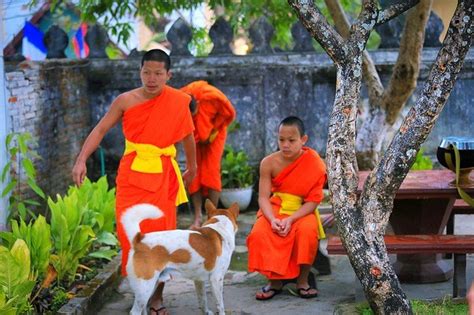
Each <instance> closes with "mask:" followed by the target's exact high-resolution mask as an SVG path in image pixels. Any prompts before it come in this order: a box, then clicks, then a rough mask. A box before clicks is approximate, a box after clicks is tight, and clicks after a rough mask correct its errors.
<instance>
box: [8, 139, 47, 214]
mask: <svg viewBox="0 0 474 315" xmlns="http://www.w3.org/2000/svg"><path fill="white" fill-rule="evenodd" d="M5 145H6V148H7V152H8V153H9V155H10V160H9V161H8V162H7V163H6V164H5V166H4V167H3V170H2V174H1V181H2V183H5V184H6V185H5V188H4V189H3V191H2V198H3V197H5V196H7V195H8V194H10V199H9V215H8V217H9V218H16V217H20V218H22V219H23V220H26V218H27V214H29V215H30V216H32V217H36V215H35V213H34V211H33V210H34V209H37V208H39V206H41V204H40V203H39V202H37V201H36V200H34V199H32V198H25V196H23V195H22V191H21V189H20V186H21V184H22V182H21V181H20V179H21V178H22V177H21V175H22V171H24V173H25V175H26V184H27V185H28V187H29V188H31V190H32V191H33V192H34V193H35V194H36V195H37V196H38V197H40V198H41V199H45V197H46V196H45V194H44V192H43V190H42V189H41V188H40V187H39V186H38V184H37V183H36V169H35V167H34V165H33V159H38V158H39V156H38V154H37V153H36V151H35V150H34V149H32V147H33V146H34V145H35V141H34V140H33V138H32V136H31V134H29V133H16V132H15V133H10V134H8V135H7V137H6V141H5ZM16 163H18V165H16ZM13 169H16V172H12V170H13ZM8 175H11V177H10V178H9V177H8ZM7 179H9V181H8V182H7Z"/></svg>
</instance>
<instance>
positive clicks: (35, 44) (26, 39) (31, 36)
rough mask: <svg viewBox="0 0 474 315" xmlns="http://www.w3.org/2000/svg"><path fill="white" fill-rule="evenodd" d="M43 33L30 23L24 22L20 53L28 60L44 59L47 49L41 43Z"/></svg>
mask: <svg viewBox="0 0 474 315" xmlns="http://www.w3.org/2000/svg"><path fill="white" fill-rule="evenodd" d="M43 37H44V34H43V32H42V31H41V30H40V29H39V28H37V27H36V26H35V25H33V24H32V23H30V22H28V21H26V22H25V27H24V28H23V42H22V53H23V56H24V57H25V58H26V59H28V60H44V59H46V53H47V49H46V46H45V45H44V43H43Z"/></svg>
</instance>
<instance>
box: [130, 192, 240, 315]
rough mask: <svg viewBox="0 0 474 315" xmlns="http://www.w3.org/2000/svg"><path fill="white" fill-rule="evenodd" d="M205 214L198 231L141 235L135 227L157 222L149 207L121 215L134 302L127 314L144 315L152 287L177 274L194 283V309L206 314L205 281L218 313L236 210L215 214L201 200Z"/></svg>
mask: <svg viewBox="0 0 474 315" xmlns="http://www.w3.org/2000/svg"><path fill="white" fill-rule="evenodd" d="M205 208H206V210H207V214H208V218H209V219H208V221H206V222H205V223H204V224H203V226H202V227H201V228H197V229H195V230H171V231H160V232H152V233H146V234H141V233H140V226H139V225H140V222H141V221H142V220H145V219H154V218H160V217H162V216H163V212H162V211H161V210H160V209H158V208H157V207H156V206H153V205H151V204H138V205H135V206H133V207H130V208H128V209H127V210H126V211H125V213H124V214H123V215H122V219H121V220H122V224H123V225H124V228H125V232H126V234H127V237H128V239H129V240H130V243H131V249H130V252H129V256H128V262H127V273H128V279H129V283H130V287H131V288H132V290H133V291H134V293H135V301H134V303H133V307H132V309H131V310H130V314H134V315H138V314H147V304H148V300H149V299H150V297H151V295H152V294H153V292H154V291H155V288H156V286H157V285H158V282H165V281H168V280H170V279H171V277H172V276H173V274H175V273H178V274H180V275H182V276H184V277H185V278H188V279H191V280H194V285H195V288H196V293H197V296H198V301H199V307H200V308H201V310H202V312H203V313H204V314H212V312H211V311H210V310H209V308H208V306H207V297H206V290H205V281H209V282H210V283H211V288H212V292H213V294H214V297H215V299H216V303H217V309H218V312H219V314H225V312H224V298H223V289H224V275H225V273H226V272H227V269H228V268H229V264H230V259H231V256H232V252H233V251H234V248H235V233H236V232H237V216H238V215H239V206H238V205H237V203H234V204H233V205H232V206H231V207H230V208H229V209H216V207H215V206H214V205H213V204H212V202H211V201H209V200H206V203H205Z"/></svg>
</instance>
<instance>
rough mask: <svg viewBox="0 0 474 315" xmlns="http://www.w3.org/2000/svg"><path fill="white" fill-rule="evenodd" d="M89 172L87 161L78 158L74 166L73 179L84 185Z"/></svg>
mask: <svg viewBox="0 0 474 315" xmlns="http://www.w3.org/2000/svg"><path fill="white" fill-rule="evenodd" d="M86 174H87V167H86V162H85V161H80V160H77V161H76V163H75V164H74V167H73V168H72V180H73V181H74V183H75V184H76V185H77V186H78V187H79V186H81V185H82V182H83V181H84V178H85V177H86Z"/></svg>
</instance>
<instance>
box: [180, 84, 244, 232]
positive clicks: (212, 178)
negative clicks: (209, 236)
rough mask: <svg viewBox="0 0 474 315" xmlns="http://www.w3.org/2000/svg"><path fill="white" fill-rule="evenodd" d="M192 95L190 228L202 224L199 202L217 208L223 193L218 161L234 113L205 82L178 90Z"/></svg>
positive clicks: (224, 97) (227, 100)
mask: <svg viewBox="0 0 474 315" xmlns="http://www.w3.org/2000/svg"><path fill="white" fill-rule="evenodd" d="M181 90H182V91H183V92H186V93H188V94H190V95H192V96H193V98H194V99H195V101H196V108H195V109H194V110H193V121H194V126H195V127H196V130H195V132H194V140H195V141H196V159H197V165H198V168H197V176H196V177H195V178H194V180H193V181H192V182H191V184H190V185H189V186H188V192H189V194H190V195H191V200H192V203H193V208H194V213H195V215H194V223H193V226H196V227H199V226H201V222H202V214H201V208H202V199H203V196H204V197H206V196H208V197H209V199H210V200H211V201H212V203H213V204H214V205H216V206H217V202H218V201H219V195H220V192H221V190H222V184H221V158H222V153H223V152H224V145H225V140H226V136H227V126H229V124H230V123H231V122H232V121H233V120H234V118H235V110H234V107H233V106H232V104H231V102H230V101H229V99H228V98H227V97H226V96H225V95H224V93H222V92H221V91H220V90H218V89H217V88H215V87H214V86H212V85H210V84H209V83H207V82H206V81H195V82H192V83H190V84H188V85H186V86H184V87H182V88H181Z"/></svg>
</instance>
